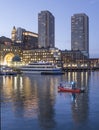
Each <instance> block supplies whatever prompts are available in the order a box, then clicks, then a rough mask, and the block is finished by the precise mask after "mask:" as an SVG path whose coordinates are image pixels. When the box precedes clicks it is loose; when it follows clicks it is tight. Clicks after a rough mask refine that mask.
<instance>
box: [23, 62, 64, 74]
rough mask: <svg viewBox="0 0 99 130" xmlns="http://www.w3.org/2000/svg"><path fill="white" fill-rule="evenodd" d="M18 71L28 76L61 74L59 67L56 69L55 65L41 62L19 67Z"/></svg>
mask: <svg viewBox="0 0 99 130" xmlns="http://www.w3.org/2000/svg"><path fill="white" fill-rule="evenodd" d="M20 71H21V72H22V73H29V74H63V71H62V68H61V67H57V65H55V64H52V63H49V62H42V61H41V62H37V63H29V64H27V65H24V66H21V67H20Z"/></svg>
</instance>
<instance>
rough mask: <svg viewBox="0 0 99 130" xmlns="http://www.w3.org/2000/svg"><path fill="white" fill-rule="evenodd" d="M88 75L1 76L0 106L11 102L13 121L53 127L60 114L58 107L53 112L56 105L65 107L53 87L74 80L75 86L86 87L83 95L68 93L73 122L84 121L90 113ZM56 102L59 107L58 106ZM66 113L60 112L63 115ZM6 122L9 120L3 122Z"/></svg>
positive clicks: (85, 73)
mask: <svg viewBox="0 0 99 130" xmlns="http://www.w3.org/2000/svg"><path fill="white" fill-rule="evenodd" d="M89 76H90V74H89V72H68V73H66V74H65V75H61V76H51V75H50V76H43V75H32V76H30V75H26V76H23V75H18V76H15V77H14V76H10V77H9V76H3V77H0V80H1V81H2V83H1V84H0V85H1V86H2V88H1V102H2V104H5V103H11V106H10V107H11V108H12V113H14V115H13V116H14V118H26V119H35V120H37V121H38V122H39V127H40V128H44V129H46V130H47V128H55V127H57V126H58V123H57V122H58V119H57V118H56V117H57V114H58V112H59V111H60V110H58V109H57V108H56V109H55V106H58V107H60V106H61V105H62V106H63V108H64V107H66V106H65V105H66V104H64V102H63V98H59V93H58V92H57V85H56V84H58V82H60V81H63V80H66V81H75V82H76V83H77V87H85V89H86V90H87V91H86V93H82V94H71V102H70V106H71V115H72V119H73V120H74V122H76V123H79V122H82V121H86V120H87V118H88V111H89V106H88V100H89V97H88V86H89ZM67 96H68V95H67ZM58 98H59V100H58ZM68 98H69V96H68ZM68 98H67V99H68ZM59 101H60V104H59V105H57V104H58V103H59ZM62 103H63V104H62ZM68 105H69V104H68ZM67 107H68V106H67ZM61 110H62V108H61ZM56 111H58V112H56ZM65 112H66V111H63V113H65ZM66 113H68V112H66ZM61 118H62V117H61ZM65 118H66V117H65ZM7 119H8V117H6V119H5V120H7ZM16 123H17V122H16ZM31 127H33V126H31Z"/></svg>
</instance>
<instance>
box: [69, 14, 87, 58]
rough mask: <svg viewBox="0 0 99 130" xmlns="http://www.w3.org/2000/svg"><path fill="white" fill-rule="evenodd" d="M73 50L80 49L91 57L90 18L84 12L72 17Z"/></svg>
mask: <svg viewBox="0 0 99 130" xmlns="http://www.w3.org/2000/svg"><path fill="white" fill-rule="evenodd" d="M71 50H80V51H82V52H83V53H84V55H86V56H87V57H89V18H88V16H87V15H86V14H84V13H81V14H74V15H73V16H72V17H71Z"/></svg>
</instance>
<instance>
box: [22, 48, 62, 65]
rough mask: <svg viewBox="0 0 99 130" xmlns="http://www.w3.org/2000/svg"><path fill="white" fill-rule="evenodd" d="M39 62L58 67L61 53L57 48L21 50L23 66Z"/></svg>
mask: <svg viewBox="0 0 99 130" xmlns="http://www.w3.org/2000/svg"><path fill="white" fill-rule="evenodd" d="M39 61H45V62H50V63H56V64H58V65H60V64H61V51H60V50H59V49H57V48H47V49H45V48H42V49H33V50H23V62H24V63H25V64H28V63H31V62H39Z"/></svg>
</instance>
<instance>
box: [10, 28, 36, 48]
mask: <svg viewBox="0 0 99 130" xmlns="http://www.w3.org/2000/svg"><path fill="white" fill-rule="evenodd" d="M11 39H12V42H13V44H17V45H19V46H21V47H22V48H23V49H35V48H38V34H37V33H34V32H30V31H26V30H25V29H23V28H20V27H19V28H17V29H16V28H15V26H14V27H13V29H12V33H11Z"/></svg>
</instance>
